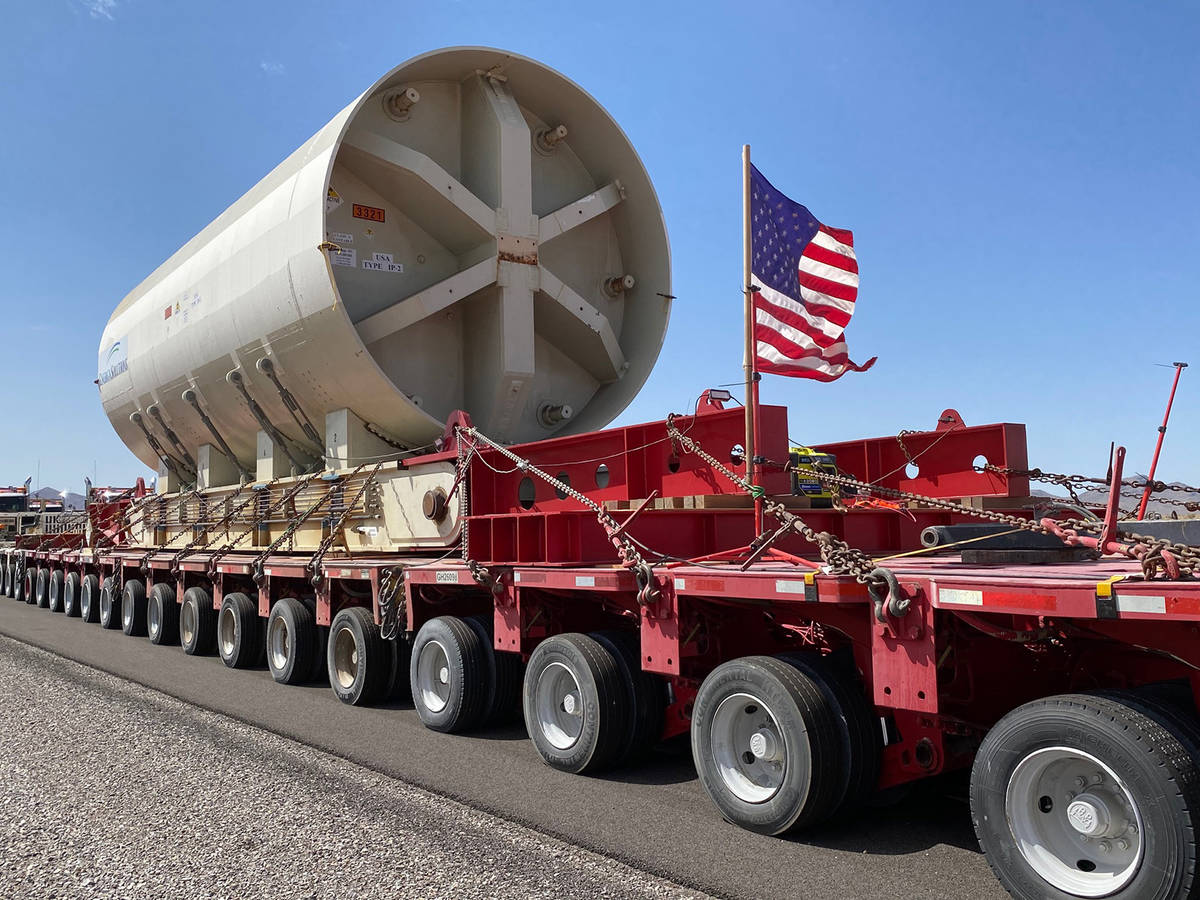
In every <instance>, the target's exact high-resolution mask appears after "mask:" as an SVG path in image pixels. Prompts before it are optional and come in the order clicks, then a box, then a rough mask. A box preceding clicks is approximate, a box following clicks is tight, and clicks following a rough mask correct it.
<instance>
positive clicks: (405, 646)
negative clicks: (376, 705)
mask: <svg viewBox="0 0 1200 900" xmlns="http://www.w3.org/2000/svg"><path fill="white" fill-rule="evenodd" d="M384 644H385V645H386V646H387V647H388V649H389V650H390V651H391V662H392V664H391V668H390V669H389V671H388V683H387V686H386V687H385V688H384V691H383V697H382V699H384V700H388V701H390V702H392V703H403V704H405V705H406V706H407V705H411V704H412V682H411V681H409V679H408V669H409V666H410V665H412V648H413V636H412V635H411V634H409V633H408V632H407V631H404V630H403V629H401V630H400V631H398V632H397V633H396V637H395V639H394V640H390V641H389V640H384Z"/></svg>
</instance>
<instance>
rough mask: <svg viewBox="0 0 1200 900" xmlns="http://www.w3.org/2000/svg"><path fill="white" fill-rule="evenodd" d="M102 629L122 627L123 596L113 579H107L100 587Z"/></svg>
mask: <svg viewBox="0 0 1200 900" xmlns="http://www.w3.org/2000/svg"><path fill="white" fill-rule="evenodd" d="M100 627H101V628H120V627H121V595H120V594H118V593H117V590H116V585H115V584H114V583H113V580H112V578H105V579H104V582H103V583H102V584H101V585H100Z"/></svg>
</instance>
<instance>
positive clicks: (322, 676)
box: [308, 613, 329, 684]
mask: <svg viewBox="0 0 1200 900" xmlns="http://www.w3.org/2000/svg"><path fill="white" fill-rule="evenodd" d="M313 621H314V622H315V621H316V615H315V613H314V615H313ZM328 650H329V626H328V625H316V626H314V631H313V657H312V670H311V672H310V673H309V676H308V680H309V681H315V682H318V683H322V684H329V666H328V663H327V662H326V659H325V655H326V653H327V652H328Z"/></svg>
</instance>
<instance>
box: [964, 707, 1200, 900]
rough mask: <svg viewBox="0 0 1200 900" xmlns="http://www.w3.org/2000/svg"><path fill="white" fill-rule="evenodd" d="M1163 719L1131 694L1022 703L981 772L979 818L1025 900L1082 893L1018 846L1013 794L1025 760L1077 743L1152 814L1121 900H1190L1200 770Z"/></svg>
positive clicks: (974, 772)
mask: <svg viewBox="0 0 1200 900" xmlns="http://www.w3.org/2000/svg"><path fill="white" fill-rule="evenodd" d="M1159 715H1160V714H1159V713H1158V712H1155V711H1153V710H1152V709H1151V707H1150V706H1148V705H1146V704H1145V703H1143V702H1139V701H1137V700H1133V701H1132V702H1131V700H1130V698H1128V697H1118V696H1115V695H1113V696H1104V695H1089V694H1061V695H1058V696H1054V697H1047V698H1044V699H1042V700H1035V701H1033V702H1032V703H1026V704H1025V705H1024V706H1019V707H1017V708H1016V709H1014V710H1013V711H1012V712H1010V713H1008V714H1007V715H1006V716H1004V718H1002V719H1001V720H1000V721H999V722H997V723H996V725H995V726H993V728H992V730H991V731H989V732H988V734H987V736H986V737H985V738H984V740H983V743H982V744H981V745H980V747H979V752H978V753H977V755H976V757H975V763H974V765H973V766H972V768H971V818H972V821H973V822H974V824H975V833H976V836H977V837H978V838H979V843H980V846H981V847H982V848H983V852H984V856H985V857H986V859H987V861H988V865H990V866H991V867H992V872H993V873H994V874H995V876H996V877H997V878H998V879H999V880H1000V883H1001V884H1003V885H1004V887H1005V888H1006V889H1007V890H1008V892H1009V893H1010V894H1011V895H1012V896H1013V897H1016V898H1020V900H1043V898H1047V900H1050V898H1060V900H1066V898H1071V897H1073V895H1071V894H1066V893H1064V892H1062V891H1059V890H1057V889H1055V888H1054V887H1052V886H1051V885H1050V884H1048V883H1047V882H1046V881H1045V880H1043V879H1042V878H1041V876H1039V875H1038V874H1037V873H1036V872H1035V871H1034V870H1033V869H1032V868H1031V867H1030V866H1029V864H1028V863H1027V862H1026V861H1025V858H1024V857H1023V856H1022V855H1021V853H1020V851H1019V850H1018V849H1017V846H1016V842H1015V841H1014V840H1013V836H1012V832H1011V830H1010V828H1009V826H1008V819H1007V815H1006V811H1005V802H1004V801H1005V794H1006V790H1007V787H1008V783H1009V778H1010V776H1011V774H1012V772H1013V769H1014V768H1015V767H1016V765H1017V763H1018V762H1020V761H1021V760H1022V759H1024V758H1025V756H1027V755H1028V754H1029V753H1031V752H1033V751H1035V750H1038V749H1041V748H1044V747H1060V746H1067V747H1070V746H1074V745H1078V744H1081V743H1082V744H1085V745H1086V746H1085V747H1084V748H1081V749H1086V752H1088V753H1089V754H1091V755H1092V756H1095V757H1098V758H1099V759H1101V760H1102V761H1103V762H1105V763H1106V764H1107V765H1108V766H1109V767H1110V768H1112V769H1114V770H1115V771H1118V772H1120V773H1121V776H1122V779H1123V780H1124V782H1125V786H1126V787H1127V788H1129V789H1130V792H1131V793H1132V794H1133V795H1134V797H1135V800H1136V801H1137V806H1138V811H1139V812H1140V813H1141V816H1142V838H1143V851H1142V852H1143V857H1142V863H1141V867H1140V868H1139V869H1138V872H1137V874H1136V875H1135V876H1134V878H1133V880H1132V881H1131V882H1129V884H1128V885H1126V887H1125V888H1124V889H1123V890H1121V891H1118V892H1116V893H1112V894H1108V895H1106V896H1109V897H1116V898H1127V900H1132V898H1138V900H1142V898H1147V900H1151V898H1161V900H1167V898H1176V897H1189V896H1192V895H1193V893H1194V892H1195V890H1196V889H1197V888H1198V887H1200V881H1198V880H1197V867H1198V863H1200V859H1198V856H1200V848H1198V847H1197V840H1198V839H1200V771H1198V770H1197V767H1196V760H1195V759H1194V758H1193V757H1192V756H1191V755H1190V754H1189V752H1188V747H1187V744H1186V742H1185V740H1183V739H1181V737H1179V736H1177V734H1176V733H1175V728H1174V726H1172V725H1171V724H1170V723H1168V722H1165V721H1160V719H1159Z"/></svg>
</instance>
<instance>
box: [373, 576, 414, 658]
mask: <svg viewBox="0 0 1200 900" xmlns="http://www.w3.org/2000/svg"><path fill="white" fill-rule="evenodd" d="M380 574H381V575H382V576H383V578H382V579H381V580H380V582H379V633H380V635H381V636H382V637H383V639H384V640H385V641H394V640H395V639H396V637H397V636H398V635H399V634H400V619H401V617H402V616H403V617H407V612H408V611H407V609H406V607H405V601H404V595H403V593H402V592H401V589H402V588H403V586H404V580H405V577H406V576H405V573H404V567H403V566H395V567H394V568H388V569H384V570H383V571H382V572H381V573H380ZM397 596H399V600H397V599H396V598H397Z"/></svg>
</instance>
